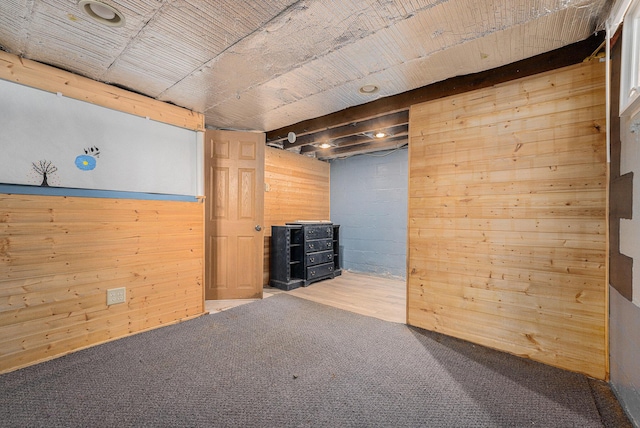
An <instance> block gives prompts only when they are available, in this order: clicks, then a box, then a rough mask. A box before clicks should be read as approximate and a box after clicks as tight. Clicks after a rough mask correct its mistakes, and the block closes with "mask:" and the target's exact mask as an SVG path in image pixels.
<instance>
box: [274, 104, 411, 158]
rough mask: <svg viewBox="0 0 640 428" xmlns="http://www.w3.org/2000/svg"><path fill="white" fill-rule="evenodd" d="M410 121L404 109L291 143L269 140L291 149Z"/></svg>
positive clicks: (299, 138)
mask: <svg viewBox="0 0 640 428" xmlns="http://www.w3.org/2000/svg"><path fill="white" fill-rule="evenodd" d="M408 123H409V110H403V111H399V112H396V113H392V114H389V115H386V116H383V117H379V118H375V119H369V120H364V121H361V122H355V123H351V124H349V125H343V126H339V127H337V128H330V129H327V130H324V131H320V132H316V133H314V134H308V135H302V136H300V137H297V138H296V141H295V142H294V143H289V142H288V141H287V140H286V139H285V140H276V141H274V140H268V142H269V143H273V142H279V141H282V143H283V147H284V148H285V149H291V148H294V147H300V146H305V145H307V144H313V143H321V142H324V141H331V140H335V139H337V138H344V137H348V136H351V135H357V134H362V133H363V132H369V131H371V130H374V129H387V128H391V127H394V126H397V125H406V124H408Z"/></svg>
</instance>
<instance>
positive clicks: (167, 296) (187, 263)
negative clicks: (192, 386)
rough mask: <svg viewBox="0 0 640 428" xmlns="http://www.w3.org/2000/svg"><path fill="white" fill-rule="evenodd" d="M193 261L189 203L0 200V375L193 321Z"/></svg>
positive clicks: (199, 234) (196, 302) (199, 305)
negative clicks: (117, 293)
mask: <svg viewBox="0 0 640 428" xmlns="http://www.w3.org/2000/svg"><path fill="white" fill-rule="evenodd" d="M203 257H204V256H203V205H202V204H201V203H198V202H176V201H148V200H127V199H101V198H80V197H62V196H29V195H0V272H2V275H1V276H0V372H7V371H10V370H13V369H16V368H19V367H22V366H26V365H30V364H33V363H35V362H38V361H42V360H47V359H50V358H53V357H56V356H60V355H64V354H66V353H69V352H71V351H74V350H78V349H81V348H84V347H88V346H92V345H95V344H99V343H102V342H105V341H109V340H112V339H115V338H120V337H123V336H127V335H129V334H132V333H136V332H140V331H143V330H147V329H151V328H154V327H158V326H162V325H165V324H169V323H173V322H177V321H179V320H183V319H187V318H190V317H193V316H197V315H199V314H202V313H203V312H204V308H203V305H204V297H203V287H202V278H203V265H202V263H203ZM114 287H126V303H123V304H116V305H112V306H107V305H106V290H107V289H109V288H114Z"/></svg>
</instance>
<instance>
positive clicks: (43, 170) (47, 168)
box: [31, 160, 58, 187]
mask: <svg viewBox="0 0 640 428" xmlns="http://www.w3.org/2000/svg"><path fill="white" fill-rule="evenodd" d="M31 166H32V167H33V170H34V171H35V172H37V173H38V174H40V175H41V176H42V183H41V184H40V186H42V187H49V183H48V182H47V176H48V175H51V174H53V173H54V172H56V171H57V170H58V168H57V167H56V166H55V165H53V163H52V162H51V161H47V160H41V161H38V163H36V162H31Z"/></svg>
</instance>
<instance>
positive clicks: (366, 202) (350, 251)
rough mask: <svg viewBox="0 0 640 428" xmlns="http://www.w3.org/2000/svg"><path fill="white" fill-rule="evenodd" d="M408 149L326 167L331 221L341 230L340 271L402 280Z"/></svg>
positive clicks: (350, 159) (403, 271) (405, 226)
mask: <svg viewBox="0 0 640 428" xmlns="http://www.w3.org/2000/svg"><path fill="white" fill-rule="evenodd" d="M407 160H408V156H407V150H406V149H400V150H396V151H388V152H381V153H376V154H373V155H358V156H352V157H349V158H346V159H336V160H333V161H332V163H331V220H332V221H333V222H334V223H336V224H339V225H340V246H341V253H342V268H343V269H347V270H351V271H354V272H361V273H367V274H373V275H377V276H389V277H399V278H405V276H406V250H407V248H406V247H407V188H408V186H407V180H408V178H407Z"/></svg>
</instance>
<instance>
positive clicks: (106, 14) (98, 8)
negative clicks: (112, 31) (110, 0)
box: [78, 0, 124, 27]
mask: <svg viewBox="0 0 640 428" xmlns="http://www.w3.org/2000/svg"><path fill="white" fill-rule="evenodd" d="M78 7H79V8H80V9H82V10H83V11H84V13H86V14H87V15H89V16H90V17H91V18H92V19H94V20H95V21H98V22H99V23H101V24H104V25H108V26H110V27H122V26H123V25H124V15H123V14H122V13H120V12H119V11H118V10H117V9H115V8H113V7H111V6H109V5H108V4H104V3H102V2H99V1H96V0H81V1H80V2H79V3H78Z"/></svg>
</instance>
